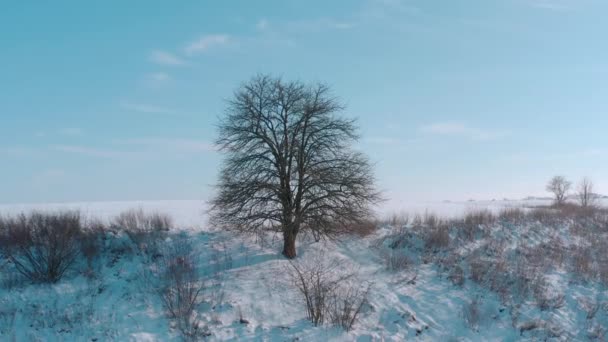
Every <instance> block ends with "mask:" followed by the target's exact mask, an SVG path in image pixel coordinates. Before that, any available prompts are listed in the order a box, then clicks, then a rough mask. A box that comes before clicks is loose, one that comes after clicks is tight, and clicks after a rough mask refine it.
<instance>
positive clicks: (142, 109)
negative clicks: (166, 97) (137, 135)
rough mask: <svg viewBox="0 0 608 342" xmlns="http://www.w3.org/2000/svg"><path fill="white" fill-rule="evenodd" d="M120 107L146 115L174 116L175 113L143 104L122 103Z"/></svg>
mask: <svg viewBox="0 0 608 342" xmlns="http://www.w3.org/2000/svg"><path fill="white" fill-rule="evenodd" d="M120 106H121V107H122V108H124V109H126V110H129V111H133V112H139V113H145V114H174V113H175V112H174V111H172V110H170V109H168V108H164V107H159V106H154V105H149V104H143V103H133V102H122V103H121V104H120Z"/></svg>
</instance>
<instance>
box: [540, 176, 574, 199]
mask: <svg viewBox="0 0 608 342" xmlns="http://www.w3.org/2000/svg"><path fill="white" fill-rule="evenodd" d="M571 186H572V183H570V182H569V181H568V180H566V178H565V177H563V176H555V177H553V178H551V180H550V181H549V183H547V188H546V189H547V191H548V192H551V193H553V195H554V196H555V204H557V205H562V204H564V202H565V201H566V195H567V194H568V190H570V187H571Z"/></svg>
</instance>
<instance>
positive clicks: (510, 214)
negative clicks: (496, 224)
mask: <svg viewBox="0 0 608 342" xmlns="http://www.w3.org/2000/svg"><path fill="white" fill-rule="evenodd" d="M525 219H526V212H525V211H524V210H523V209H521V208H504V209H501V210H500V212H499V213H498V220H499V221H501V222H508V223H513V224H518V223H521V222H523V221H524V220H525Z"/></svg>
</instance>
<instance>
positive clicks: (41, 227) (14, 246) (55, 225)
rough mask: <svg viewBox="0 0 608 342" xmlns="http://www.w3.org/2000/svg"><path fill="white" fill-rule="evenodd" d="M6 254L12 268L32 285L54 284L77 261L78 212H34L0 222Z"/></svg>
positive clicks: (78, 250) (78, 239) (79, 230)
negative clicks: (3, 232)
mask: <svg viewBox="0 0 608 342" xmlns="http://www.w3.org/2000/svg"><path fill="white" fill-rule="evenodd" d="M0 229H1V230H4V231H5V232H6V237H5V239H6V243H5V254H6V256H7V257H8V259H9V260H10V261H11V262H12V264H13V265H14V267H15V269H16V270H17V271H18V272H19V273H21V274H22V275H23V276H24V277H26V278H27V279H29V280H31V281H34V282H45V283H55V282H57V281H59V280H60V279H61V277H63V275H64V274H65V272H66V271H67V270H69V269H70V268H71V267H72V266H73V265H74V264H75V263H76V261H77V258H78V255H79V253H80V243H79V241H80V237H81V234H82V225H81V218H80V214H79V213H77V212H62V213H39V212H33V213H31V214H28V215H25V214H21V215H19V216H17V217H12V218H5V219H2V220H1V221H0Z"/></svg>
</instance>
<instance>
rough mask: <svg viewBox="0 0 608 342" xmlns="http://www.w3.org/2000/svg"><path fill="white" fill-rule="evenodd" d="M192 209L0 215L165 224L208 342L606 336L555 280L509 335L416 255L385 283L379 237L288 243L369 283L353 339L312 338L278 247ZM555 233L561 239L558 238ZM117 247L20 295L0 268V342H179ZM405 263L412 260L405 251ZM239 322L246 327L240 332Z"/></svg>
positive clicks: (492, 301) (183, 205)
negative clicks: (146, 217)
mask: <svg viewBox="0 0 608 342" xmlns="http://www.w3.org/2000/svg"><path fill="white" fill-rule="evenodd" d="M541 202H542V201H541ZM533 204H539V201H528V202H521V201H520V202H513V201H505V202H503V201H499V202H496V201H488V202H476V203H469V202H466V203H430V204H418V205H415V206H410V207H409V208H405V209H404V210H403V211H404V212H405V211H407V212H410V213H413V212H420V213H422V212H425V211H432V212H435V213H438V214H440V215H442V216H456V215H458V214H462V213H465V212H466V211H469V210H472V209H473V208H477V209H478V208H488V209H490V210H493V211H498V210H499V209H500V208H503V207H505V206H528V205H533ZM540 204H543V203H540ZM203 207H204V203H202V202H199V201H162V202H113V203H73V204H47V205H4V206H0V214H14V213H18V212H21V211H29V210H32V209H41V210H51V211H53V210H61V209H78V210H80V211H81V212H82V213H83V214H85V215H86V216H89V217H99V218H102V219H106V220H109V219H111V218H112V217H113V216H115V215H117V214H118V213H120V212H121V211H123V210H125V209H129V208H142V209H144V210H147V211H161V212H166V213H169V214H171V215H172V216H173V218H174V219H175V221H176V223H177V227H178V228H177V229H176V231H174V232H172V233H171V234H170V236H169V237H168V239H180V238H182V239H188V240H189V241H191V243H192V245H193V247H194V249H195V251H196V255H197V258H198V260H199V262H200V264H199V268H200V270H201V272H202V273H203V274H204V275H205V276H206V277H207V278H208V279H209V284H213V285H210V286H209V289H208V290H207V291H206V292H205V298H206V303H205V304H204V305H202V306H201V307H199V308H198V309H197V311H198V313H199V317H200V318H201V321H202V322H203V324H204V325H205V326H206V327H207V329H208V331H209V333H210V336H208V339H209V340H212V341H224V340H227V341H242V340H251V341H295V340H300V341H404V340H417V341H519V340H539V339H545V338H549V339H554V340H588V339H589V340H593V339H592V338H590V337H589V336H591V334H590V331H593V329H599V328H598V327H595V326H593V325H594V324H596V325H600V328H601V326H604V327H605V326H607V324H608V319H607V316H608V295H607V293H606V289H605V288H604V287H602V286H600V285H597V284H578V283H570V282H569V279H570V275H568V274H567V271H566V270H564V269H561V270H556V271H555V272H554V274H553V275H552V278H551V288H552V289H553V288H556V290H560V291H562V292H563V293H565V296H566V298H565V304H564V305H563V306H562V307H560V308H557V309H556V310H551V311H543V312H541V311H539V310H538V309H537V308H536V307H535V305H534V303H531V302H524V303H522V304H521V305H519V306H518V307H517V308H516V310H517V313H516V314H515V315H516V316H517V317H519V320H518V322H517V323H514V321H513V317H514V314H513V310H515V309H513V308H507V307H505V306H504V305H503V304H502V302H501V299H500V298H499V296H498V295H497V294H495V293H493V292H491V291H489V290H487V289H486V288H483V287H481V286H479V285H478V284H476V283H474V282H471V281H469V280H467V281H466V282H465V285H464V286H462V287H460V286H455V285H453V284H452V282H451V281H450V280H448V279H447V277H446V274H445V272H442V271H441V270H439V269H438V267H437V265H436V264H434V263H432V262H425V260H422V259H423V258H422V256H421V255H412V256H411V257H412V260H414V261H415V262H414V265H412V266H411V267H409V268H408V269H406V270H403V271H399V272H395V271H389V270H387V268H386V260H385V258H384V257H383V252H386V250H387V248H386V245H387V243H388V242H389V241H390V238H391V236H392V234H394V233H395V230H394V229H393V228H391V227H384V228H382V229H380V230H378V231H377V232H376V233H374V234H372V235H370V236H367V237H365V238H352V237H351V238H345V239H343V240H342V241H327V242H318V243H316V242H314V241H311V240H308V239H306V238H303V239H302V240H300V241H298V242H299V245H298V255H299V256H298V258H299V259H300V260H302V261H306V260H312V259H313V258H314V257H315V256H318V255H320V254H321V255H323V256H324V258H325V259H327V260H328V261H329V262H331V263H335V264H337V265H340V268H341V269H344V270H347V269H349V270H356V272H357V274H358V277H359V278H360V279H362V280H366V281H371V282H373V287H372V291H371V292H370V297H369V304H370V305H369V306H368V307H366V310H365V312H364V313H363V314H362V316H361V320H360V321H359V322H358V323H357V324H356V325H355V327H354V329H353V330H351V331H350V332H345V331H343V330H341V329H339V328H334V327H329V326H323V327H314V326H313V325H312V324H311V323H310V322H308V321H307V320H306V314H305V311H304V307H303V303H302V302H301V300H300V297H299V294H298V292H297V291H296V290H295V289H294V288H293V287H292V286H290V284H289V280H288V277H287V270H288V268H289V262H288V261H286V260H285V259H284V258H282V257H281V255H280V254H279V253H278V252H279V251H280V247H281V241H280V239H273V238H272V237H271V236H269V237H268V238H267V239H264V240H262V241H260V240H256V239H255V238H253V237H243V236H234V235H232V234H230V233H226V232H217V231H213V230H212V229H209V228H208V227H207V226H206V225H205V218H204V210H203ZM559 233H560V234H564V236H563V238H567V237H568V236H567V234H568V231H567V229H565V228H564V229H561V230H559ZM496 234H503V235H508V237H507V238H506V239H505V241H511V242H513V241H515V240H519V239H528V240H530V241H532V240H534V239H537V240H538V239H540V240H542V239H543V238H544V236H548V235H551V234H552V233H550V232H544V231H542V229H541V230H540V231H539V227H538V225H524V226H521V227H514V228H513V231H502V232H496ZM534 241H536V240H534ZM125 243H127V242H126V240H125V238H124V237H123V238H120V237H117V238H115V239H110V240H107V241H106V244H107V245H106V248H107V250H108V251H110V252H108V253H107V255H105V256H104V258H103V260H102V261H101V262H100V264H99V265H98V266H97V272H98V275H97V276H95V277H88V276H87V275H86V274H83V272H77V271H74V272H72V273H71V274H68V275H67V276H66V277H65V279H64V280H62V281H61V282H59V283H58V284H55V285H30V284H20V283H19V282H18V281H17V280H15V279H13V278H12V276H11V275H10V274H9V273H7V272H5V271H6V265H2V266H0V270H2V279H1V280H2V286H1V288H0V340H16V341H72V340H75V341H110V340H116V341H171V340H176V341H178V340H180V336H179V334H178V333H177V331H176V330H175V329H172V328H171V326H172V323H171V322H170V320H169V319H168V318H167V316H166V315H165V313H164V310H163V307H162V303H161V301H160V299H159V298H157V296H156V295H155V294H154V293H152V292H151V291H149V290H148V289H147V285H146V278H145V276H144V274H145V268H146V266H145V265H146V262H147V261H146V260H145V257H144V256H143V255H139V254H130V253H125V252H124V250H122V249H121V246H122V244H125ZM476 248H481V243H480V242H479V241H476V242H473V243H471V244H470V245H467V246H466V247H463V250H462V256H463V258H464V257H465V256H466V255H467V253H470V252H471V251H473V250H475V249H476ZM480 250H481V249H480ZM408 251H409V253H416V252H415V248H410V249H408ZM3 263H4V262H3ZM474 299H479V302H480V303H481V304H480V305H479V308H478V310H479V316H480V317H479V320H478V322H477V323H476V326H475V327H471V326H470V324H467V323H466V322H465V319H464V317H463V316H464V315H465V314H466V313H465V311H466V310H465V309H466V308H467V305H469V304H470V303H471V301H472V300H474ZM587 299H593V300H595V301H596V302H597V303H599V305H600V308H599V310H598V313H597V314H596V317H595V318H594V319H593V320H589V319H587V317H586V314H585V313H584V311H583V310H581V305H584V304H581V303H584V301H585V300H587ZM241 316H242V318H244V319H246V320H247V321H248V322H249V323H248V324H242V323H240V322H239V320H240V318H241ZM536 320H542V321H543V322H551V326H545V328H546V329H537V330H543V331H542V332H530V333H528V332H525V333H522V329H521V328H522V326H521V324H523V323H525V322H535V321H536ZM552 329H554V330H555V331H553V330H552ZM551 334H553V335H551Z"/></svg>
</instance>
